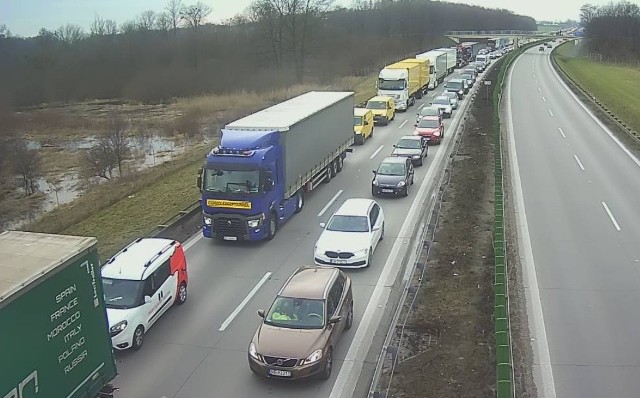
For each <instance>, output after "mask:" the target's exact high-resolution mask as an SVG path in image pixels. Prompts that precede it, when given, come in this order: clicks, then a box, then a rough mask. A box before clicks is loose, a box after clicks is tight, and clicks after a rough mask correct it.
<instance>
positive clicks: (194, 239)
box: [182, 231, 204, 251]
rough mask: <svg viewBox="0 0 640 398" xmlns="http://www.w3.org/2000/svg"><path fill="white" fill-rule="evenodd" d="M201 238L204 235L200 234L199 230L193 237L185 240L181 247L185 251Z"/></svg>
mask: <svg viewBox="0 0 640 398" xmlns="http://www.w3.org/2000/svg"><path fill="white" fill-rule="evenodd" d="M202 238H204V235H202V231H200V233H197V234H196V235H195V236H194V237H193V238H191V239H189V240H188V241H186V242H185V243H184V244H183V245H182V247H183V248H184V250H185V251H187V250H189V249H190V248H191V246H193V245H195V244H196V243H197V242H198V241H200V239H202Z"/></svg>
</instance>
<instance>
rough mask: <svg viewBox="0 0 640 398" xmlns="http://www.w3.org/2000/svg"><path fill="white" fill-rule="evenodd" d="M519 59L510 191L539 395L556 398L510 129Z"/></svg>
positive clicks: (516, 158) (511, 74) (509, 108)
mask: <svg viewBox="0 0 640 398" xmlns="http://www.w3.org/2000/svg"><path fill="white" fill-rule="evenodd" d="M521 59H522V58H521V57H518V59H516V61H515V62H514V63H513V66H512V67H511V69H510V70H509V77H508V79H507V84H508V86H507V95H508V101H507V122H508V129H507V131H508V137H509V151H508V152H509V156H510V157H511V163H510V164H511V165H512V166H511V168H512V175H513V180H514V184H513V191H514V194H515V197H516V203H515V211H516V218H517V219H518V221H519V223H518V224H519V225H518V227H519V229H520V237H521V238H520V239H522V246H521V247H522V256H523V262H524V267H525V286H527V284H528V286H529V294H530V297H531V300H528V301H529V302H530V303H531V317H532V319H533V325H531V333H532V334H533V336H532V337H534V338H535V344H534V345H533V347H532V348H533V349H534V350H535V351H537V354H538V366H539V367H540V377H541V379H542V380H541V386H540V389H541V390H542V391H540V390H539V392H542V394H543V395H542V396H543V397H544V398H556V387H555V381H554V378H553V367H552V366H551V354H550V353H549V340H548V339H547V327H546V325H545V323H544V313H543V312H542V299H541V298H540V288H539V286H538V276H537V273H536V265H535V261H534V258H533V247H532V246H531V236H530V235H529V225H528V223H527V212H526V208H525V206H524V194H523V192H522V181H521V180H520V165H519V164H518V155H517V153H516V142H515V135H514V128H513V112H512V109H511V108H512V105H511V99H512V98H513V96H512V93H511V86H512V85H511V81H512V80H511V79H512V76H513V71H514V70H515V66H516V64H517V63H518V61H519V60H521Z"/></svg>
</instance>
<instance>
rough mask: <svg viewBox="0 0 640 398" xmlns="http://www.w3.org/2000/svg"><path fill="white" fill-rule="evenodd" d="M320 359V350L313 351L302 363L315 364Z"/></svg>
mask: <svg viewBox="0 0 640 398" xmlns="http://www.w3.org/2000/svg"><path fill="white" fill-rule="evenodd" d="M320 359H322V350H315V351H314V352H312V353H311V355H309V356H308V357H307V359H305V360H304V363H305V364H308V363H315V362H318V361H319V360H320Z"/></svg>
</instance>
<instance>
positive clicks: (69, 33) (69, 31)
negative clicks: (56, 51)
mask: <svg viewBox="0 0 640 398" xmlns="http://www.w3.org/2000/svg"><path fill="white" fill-rule="evenodd" d="M55 35H56V37H57V38H58V40H60V41H61V42H63V43H65V44H68V45H73V44H75V43H77V42H79V41H80V40H82V39H84V38H85V37H86V34H85V33H84V30H83V29H82V27H81V26H79V25H74V24H70V23H69V24H66V25H63V26H61V27H59V28H58V29H57V30H56V31H55Z"/></svg>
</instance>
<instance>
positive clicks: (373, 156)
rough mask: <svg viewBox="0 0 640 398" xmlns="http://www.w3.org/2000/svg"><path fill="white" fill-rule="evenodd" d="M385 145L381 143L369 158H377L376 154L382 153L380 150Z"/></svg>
mask: <svg viewBox="0 0 640 398" xmlns="http://www.w3.org/2000/svg"><path fill="white" fill-rule="evenodd" d="M383 147H384V145H380V146H379V147H378V149H376V151H375V152H374V153H373V155H371V156H369V159H373V158H375V157H376V155H377V154H379V153H380V151H381V150H382V148H383Z"/></svg>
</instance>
